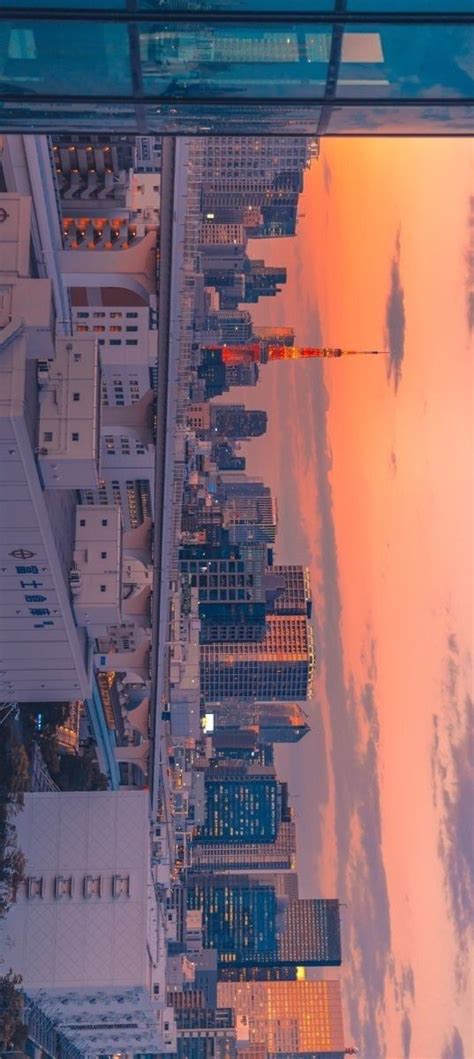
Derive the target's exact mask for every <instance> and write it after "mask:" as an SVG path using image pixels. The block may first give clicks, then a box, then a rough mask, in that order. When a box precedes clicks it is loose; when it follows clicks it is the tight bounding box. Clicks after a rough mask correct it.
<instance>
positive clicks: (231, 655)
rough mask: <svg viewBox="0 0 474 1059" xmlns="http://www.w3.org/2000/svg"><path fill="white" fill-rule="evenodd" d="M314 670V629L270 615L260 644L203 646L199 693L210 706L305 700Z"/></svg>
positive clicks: (297, 620) (291, 617)
mask: <svg viewBox="0 0 474 1059" xmlns="http://www.w3.org/2000/svg"><path fill="white" fill-rule="evenodd" d="M313 669H314V648H313V636H312V629H311V626H310V625H308V622H307V621H306V618H303V617H302V616H300V615H279V614H270V615H269V616H268V618H267V634H266V636H265V638H264V639H263V640H262V641H260V642H258V643H251V644H242V643H229V644H220V643H215V644H205V645H202V646H201V649H200V679H201V691H202V694H203V695H204V697H205V699H206V701H207V702H209V703H214V702H221V701H223V700H226V699H233V700H235V701H242V700H245V699H255V700H257V701H271V700H272V699H277V700H283V701H292V700H294V699H306V698H309V697H310V696H311V688H312V679H313Z"/></svg>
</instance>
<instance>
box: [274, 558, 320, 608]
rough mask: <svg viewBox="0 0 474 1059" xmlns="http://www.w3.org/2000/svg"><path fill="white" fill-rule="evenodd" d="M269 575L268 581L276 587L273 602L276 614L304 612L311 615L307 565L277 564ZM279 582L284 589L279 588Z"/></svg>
mask: <svg viewBox="0 0 474 1059" xmlns="http://www.w3.org/2000/svg"><path fill="white" fill-rule="evenodd" d="M268 576H269V582H268V583H269V584H270V583H271V584H272V585H274V587H275V589H276V591H275V593H274V598H273V600H272V604H271V609H272V610H273V612H274V613H275V614H304V615H306V617H307V618H310V617H311V611H312V598H311V582H310V576H309V570H308V567H307V566H296V565H293V566H281V565H278V564H275V565H274V566H272V567H271V570H270V571H269V575H268ZM270 578H271V582H270ZM278 583H280V584H281V585H282V586H283V587H282V591H279V590H278V587H277V586H278Z"/></svg>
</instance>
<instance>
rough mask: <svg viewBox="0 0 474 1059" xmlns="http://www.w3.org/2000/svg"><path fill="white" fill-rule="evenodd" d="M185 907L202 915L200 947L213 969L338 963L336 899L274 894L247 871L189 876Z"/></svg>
mask: <svg viewBox="0 0 474 1059" xmlns="http://www.w3.org/2000/svg"><path fill="white" fill-rule="evenodd" d="M186 900H187V907H188V909H190V910H192V909H199V910H201V911H202V917H203V938H204V945H205V946H206V947H209V948H216V949H217V953H218V967H219V968H222V969H225V968H235V969H238V968H240V967H242V968H245V967H277V968H278V967H283V968H287V967H297V966H301V965H306V966H313V967H318V966H319V967H329V966H338V965H339V964H340V963H341V934H340V922H339V901H337V900H320V899H311V900H301V899H299V898H297V899H283V898H277V895H276V892H275V889H274V887H273V886H271V885H268V884H266V883H265V882H263V883H260V881H259V882H258V883H255V882H251V880H250V878H249V876H248V875H234V874H228V875H217V874H216V875H204V874H203V875H199V874H190V875H189V876H188V881H187V887H186Z"/></svg>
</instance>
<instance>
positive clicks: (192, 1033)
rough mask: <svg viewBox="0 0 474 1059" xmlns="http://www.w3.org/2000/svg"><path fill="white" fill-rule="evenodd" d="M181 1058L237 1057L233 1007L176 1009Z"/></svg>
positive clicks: (178, 1046) (227, 1058) (232, 1058)
mask: <svg viewBox="0 0 474 1059" xmlns="http://www.w3.org/2000/svg"><path fill="white" fill-rule="evenodd" d="M175 1019H176V1045H177V1052H176V1054H177V1059H237V1052H236V1037H237V1035H236V1030H235V1015H234V1012H233V1011H232V1008H223V1007H219V1008H214V1009H213V1008H200V1007H196V1008H188V1009H186V1008H183V1009H182V1010H178V1011H176V1010H175Z"/></svg>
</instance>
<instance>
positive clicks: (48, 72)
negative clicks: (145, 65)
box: [0, 19, 132, 97]
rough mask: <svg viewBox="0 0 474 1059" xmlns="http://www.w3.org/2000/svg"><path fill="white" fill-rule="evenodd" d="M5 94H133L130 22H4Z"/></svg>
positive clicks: (0, 64) (1, 67)
mask: <svg viewBox="0 0 474 1059" xmlns="http://www.w3.org/2000/svg"><path fill="white" fill-rule="evenodd" d="M0 91H1V92H3V93H4V94H7V93H17V92H21V93H22V94H25V95H33V96H35V95H38V94H44V95H52V96H58V97H61V96H75V95H85V96H105V95H108V94H111V95H115V96H124V97H126V96H129V95H130V94H131V92H132V76H131V63H130V54H129V40H128V26H127V24H126V23H124V24H123V25H120V24H114V23H109V24H107V25H106V26H104V25H101V24H99V25H98V26H97V27H95V25H92V24H88V23H87V22H83V21H80V22H75V23H74V24H71V25H67V26H65V25H64V23H62V22H61V21H59V20H50V21H46V20H45V21H38V22H35V21H34V19H31V20H30V21H21V20H18V21H16V22H15V21H13V20H11V21H8V22H0Z"/></svg>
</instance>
